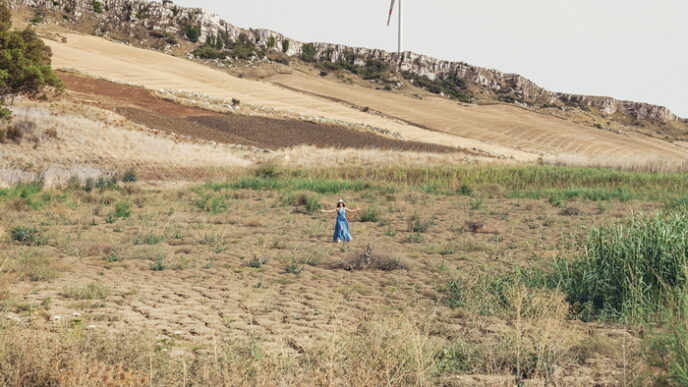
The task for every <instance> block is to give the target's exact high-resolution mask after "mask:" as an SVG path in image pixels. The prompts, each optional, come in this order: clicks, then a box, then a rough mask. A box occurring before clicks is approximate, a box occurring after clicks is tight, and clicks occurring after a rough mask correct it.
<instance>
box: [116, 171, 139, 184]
mask: <svg viewBox="0 0 688 387" xmlns="http://www.w3.org/2000/svg"><path fill="white" fill-rule="evenodd" d="M120 180H121V181H122V182H123V183H135V182H136V180H137V176H136V170H135V169H133V168H130V169H127V170H126V171H125V172H124V174H123V175H122V177H121V179H120Z"/></svg>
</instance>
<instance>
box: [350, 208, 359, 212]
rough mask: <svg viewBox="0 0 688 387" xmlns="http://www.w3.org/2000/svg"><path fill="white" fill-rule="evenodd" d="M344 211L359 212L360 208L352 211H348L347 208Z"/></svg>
mask: <svg viewBox="0 0 688 387" xmlns="http://www.w3.org/2000/svg"><path fill="white" fill-rule="evenodd" d="M346 210H347V211H351V212H358V211H361V209H360V208H358V209H356V210H353V209H352V210H350V209H348V208H347V209H346Z"/></svg>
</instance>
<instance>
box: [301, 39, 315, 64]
mask: <svg viewBox="0 0 688 387" xmlns="http://www.w3.org/2000/svg"><path fill="white" fill-rule="evenodd" d="M301 59H303V61H304V62H315V46H314V45H313V43H306V44H304V45H303V47H302V48H301Z"/></svg>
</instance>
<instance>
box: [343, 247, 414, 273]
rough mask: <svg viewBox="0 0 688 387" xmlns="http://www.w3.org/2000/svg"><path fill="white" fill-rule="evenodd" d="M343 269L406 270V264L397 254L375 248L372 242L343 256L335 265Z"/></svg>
mask: <svg viewBox="0 0 688 387" xmlns="http://www.w3.org/2000/svg"><path fill="white" fill-rule="evenodd" d="M337 266H338V267H339V268H342V269H344V270H349V271H352V270H366V269H377V270H384V271H392V270H406V269H408V265H406V263H404V262H403V260H402V259H401V258H399V257H398V256H397V255H395V254H393V253H389V252H383V251H380V250H379V249H376V248H375V247H374V246H373V245H372V244H368V246H367V247H366V248H365V249H363V250H362V251H359V252H357V253H353V254H351V255H350V256H348V257H347V258H345V259H344V260H343V261H342V262H341V263H340V264H338V265H337Z"/></svg>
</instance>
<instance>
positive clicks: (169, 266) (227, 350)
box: [0, 164, 686, 386]
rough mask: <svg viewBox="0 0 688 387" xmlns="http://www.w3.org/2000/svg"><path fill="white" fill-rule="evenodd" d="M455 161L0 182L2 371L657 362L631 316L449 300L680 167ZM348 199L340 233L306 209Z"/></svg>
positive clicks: (311, 372) (255, 372) (133, 378)
mask: <svg viewBox="0 0 688 387" xmlns="http://www.w3.org/2000/svg"><path fill="white" fill-rule="evenodd" d="M456 168H458V169H455V170H454V171H456V172H451V170H452V169H432V168H429V169H427V168H426V169H413V168H411V169H400V168H395V167H392V166H388V167H386V168H383V169H365V167H364V168H360V169H356V168H350V169H344V170H341V171H338V170H337V169H311V170H310V172H308V170H284V169H281V167H279V166H278V165H275V164H266V165H264V166H263V167H260V168H258V169H252V170H251V169H249V170H245V171H244V172H229V173H228V175H227V178H226V180H224V181H221V182H218V183H217V184H201V183H183V182H179V183H177V184H172V182H171V181H167V182H153V181H151V182H135V183H131V182H130V183H127V182H120V183H112V184H110V183H109V182H102V183H101V182H98V181H96V182H95V183H94V182H90V183H89V182H88V181H87V182H85V185H83V184H79V183H77V182H76V181H70V182H69V184H71V186H68V187H65V188H60V189H52V190H51V189H45V190H41V189H40V188H39V187H37V186H21V187H19V188H15V189H5V190H0V208H1V209H2V213H3V217H2V219H1V220H0V233H2V234H3V235H4V236H3V239H2V242H0V245H1V246H2V250H1V251H2V254H1V255H0V262H1V264H2V273H3V288H2V289H3V293H2V294H3V298H2V303H1V304H0V310H2V312H3V315H4V316H5V317H4V318H3V320H2V322H0V324H1V325H0V326H1V327H2V329H1V330H0V365H2V367H0V368H1V369H2V370H3V371H2V372H1V373H0V375H2V377H3V378H4V379H3V380H4V383H5V384H9V385H26V384H40V385H45V384H60V385H93V384H94V383H100V382H96V381H103V383H110V385H143V384H146V385H149V384H150V385H181V384H183V385H228V386H229V385H254V384H259V385H303V384H310V385H360V386H369V385H382V384H389V385H437V384H441V385H457V386H460V385H476V384H477V385H489V386H502V385H504V386H508V385H514V383H516V382H519V383H521V382H523V383H526V385H545V384H547V383H555V384H557V385H579V386H587V385H593V384H595V385H602V386H616V385H633V384H634V383H635V384H638V383H643V381H644V380H647V379H645V378H647V377H648V375H651V372H650V370H649V368H648V367H647V366H646V365H645V364H646V363H645V362H644V352H643V348H644V346H643V339H642V335H641V334H640V333H639V331H638V330H637V328H636V327H635V326H634V325H625V324H616V323H600V322H588V323H586V322H583V321H582V320H578V319H577V318H571V317H570V315H569V313H570V311H571V305H570V304H569V303H568V302H567V301H566V299H565V298H564V294H562V293H559V292H558V291H555V290H544V289H543V290H534V289H530V288H527V287H524V286H521V285H519V286H514V287H513V288H509V290H508V291H505V293H504V297H505V299H504V300H503V301H502V303H500V304H498V305H495V304H492V302H493V301H491V299H490V298H489V297H488V295H489V293H488V292H486V293H480V292H473V293H471V292H468V293H462V295H461V297H460V299H461V302H458V301H457V300H458V299H457V298H456V297H457V294H456V293H454V290H453V286H454V285H455V284H456V283H457V282H455V281H467V282H466V283H473V284H480V283H483V282H484V281H489V280H490V279H493V278H498V277H499V276H501V275H504V274H505V273H509V272H511V271H513V270H514V269H515V268H518V267H549V266H550V265H551V264H552V262H553V260H554V259H555V258H556V257H570V256H573V255H575V254H578V253H579V250H578V249H577V248H576V247H575V246H577V242H580V241H581V239H580V237H581V236H582V235H584V233H585V230H586V229H588V228H590V227H593V226H600V225H610V224H614V223H616V222H619V221H621V219H623V218H625V217H628V216H631V215H632V214H633V213H639V212H642V213H645V214H651V213H654V212H655V211H660V210H661V209H662V208H663V204H662V203H660V202H658V200H668V199H661V198H662V197H664V198H669V197H670V196H671V193H670V192H665V191H664V189H665V188H666V187H672V189H678V188H680V187H683V186H685V184H686V183H685V181H682V178H680V177H679V176H674V175H667V176H666V177H664V178H662V179H660V180H657V179H656V178H653V177H652V175H634V174H629V173H625V172H611V171H610V172H605V171H598V172H595V171H594V170H588V171H586V170H580V171H578V170H575V169H562V168H556V167H489V166H483V167H480V166H469V165H465V166H458V167H456ZM510 168H511V169H510ZM519 171H520V172H519ZM304 173H305V175H304ZM452 174H454V176H456V177H455V178H450V177H448V176H452ZM515 174H521V175H522V176H521V178H520V179H518V178H516V177H515V176H514V175H515ZM353 176H359V178H354V177H353ZM433 176H434V177H433ZM462 176H463V177H462ZM552 176H562V177H561V180H559V181H553V180H551V179H552ZM602 177H605V178H602ZM540 179H542V180H540ZM130 180H131V179H130ZM610 180H616V181H617V184H618V186H619V187H622V188H621V189H622V191H616V190H615V188H613V187H614V186H613V185H608V181H610ZM536 184H537V185H536ZM578 184H581V185H587V186H588V189H587V190H583V191H576V190H575V189H572V188H570V187H574V186H576V185H578ZM548 187H549V188H548ZM555 187H559V188H555ZM667 195H668V196H667ZM339 198H345V199H346V200H347V201H348V202H349V205H350V207H352V208H361V209H362V210H363V211H362V212H359V213H357V214H356V215H354V216H351V217H350V218H351V219H350V220H351V225H352V232H353V234H354V238H355V240H354V241H353V242H351V243H349V244H335V243H331V242H330V239H331V231H332V224H333V219H332V217H331V216H329V214H323V213H320V212H319V211H318V210H319V209H320V208H323V207H330V206H332V205H333V204H334V203H335V202H336V200H337V199H339ZM567 198H569V199H567ZM481 281H482V282H481ZM466 289H472V288H466ZM463 291H468V290H463ZM127 383H128V384H127Z"/></svg>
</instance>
